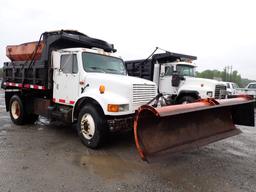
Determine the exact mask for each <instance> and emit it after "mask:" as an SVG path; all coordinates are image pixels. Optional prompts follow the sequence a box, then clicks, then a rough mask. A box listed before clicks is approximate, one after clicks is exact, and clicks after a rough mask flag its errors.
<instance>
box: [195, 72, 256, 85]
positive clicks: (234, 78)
mask: <svg viewBox="0 0 256 192" xmlns="http://www.w3.org/2000/svg"><path fill="white" fill-rule="evenodd" d="M196 76H197V77H201V78H207V79H216V80H220V81H228V82H234V83H236V84H238V85H239V87H245V86H246V85H247V84H248V83H250V82H252V81H253V80H250V79H246V78H242V77H241V75H240V74H239V73H238V71H237V70H234V71H232V72H229V71H227V70H226V68H224V70H223V71H219V70H216V69H215V70H204V71H202V72H197V73H196Z"/></svg>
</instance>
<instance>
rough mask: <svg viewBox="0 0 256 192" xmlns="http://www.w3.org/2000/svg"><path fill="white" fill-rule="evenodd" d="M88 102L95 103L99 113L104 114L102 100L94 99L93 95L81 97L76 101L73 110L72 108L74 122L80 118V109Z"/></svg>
mask: <svg viewBox="0 0 256 192" xmlns="http://www.w3.org/2000/svg"><path fill="white" fill-rule="evenodd" d="M86 103H89V104H92V105H94V106H95V107H96V108H97V110H98V112H99V113H102V114H104V111H103V109H102V107H101V105H100V102H98V101H96V100H95V99H93V98H91V97H81V98H79V99H78V100H77V101H76V103H75V106H74V107H73V110H72V122H74V121H75V120H76V119H77V118H78V115H79V111H80V109H81V108H82V107H83V106H84V105H85V104H86Z"/></svg>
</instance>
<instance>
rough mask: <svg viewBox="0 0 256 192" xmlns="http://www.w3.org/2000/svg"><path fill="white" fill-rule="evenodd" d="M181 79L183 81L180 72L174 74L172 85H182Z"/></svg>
mask: <svg viewBox="0 0 256 192" xmlns="http://www.w3.org/2000/svg"><path fill="white" fill-rule="evenodd" d="M183 78H184V77H183ZM180 81H181V77H180V75H178V74H173V75H172V86H173V87H178V86H179V85H180Z"/></svg>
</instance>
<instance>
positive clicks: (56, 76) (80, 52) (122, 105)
mask: <svg viewBox="0 0 256 192" xmlns="http://www.w3.org/2000/svg"><path fill="white" fill-rule="evenodd" d="M52 60H53V81H54V86H53V100H54V101H55V102H56V103H59V104H65V105H70V106H75V107H74V110H75V109H76V105H79V103H80V102H81V101H82V100H85V99H93V100H95V101H96V102H97V103H98V104H99V105H100V106H101V108H102V111H103V112H104V114H105V115H107V116H114V117H117V116H122V115H130V114H134V113H135V110H136V109H137V108H138V107H139V106H140V105H142V104H145V103H146V102H148V101H149V100H150V99H152V98H153V97H154V96H155V95H156V85H155V84H154V83H153V82H151V81H147V80H144V79H139V78H136V77H130V76H128V74H127V71H126V69H125V65H124V62H123V60H122V59H121V58H120V57H117V55H116V54H114V53H109V52H105V51H104V50H102V49H96V48H95V49H86V48H69V49H61V50H58V51H54V52H53V53H52ZM144 90H147V92H145V91H144ZM73 113H74V116H73V119H74V118H76V116H75V114H76V111H73Z"/></svg>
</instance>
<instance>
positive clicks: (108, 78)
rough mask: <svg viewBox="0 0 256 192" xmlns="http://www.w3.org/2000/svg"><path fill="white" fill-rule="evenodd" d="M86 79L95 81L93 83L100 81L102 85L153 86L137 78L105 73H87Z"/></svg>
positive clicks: (149, 82)
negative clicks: (105, 83)
mask: <svg viewBox="0 0 256 192" xmlns="http://www.w3.org/2000/svg"><path fill="white" fill-rule="evenodd" d="M86 76H87V78H90V79H95V81H100V82H102V83H104V82H108V84H111V83H115V84H116V83H117V84H122V85H132V84H147V85H155V83H154V82H152V81H149V80H145V79H141V78H137V77H131V76H127V75H117V74H107V73H87V75H86Z"/></svg>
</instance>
